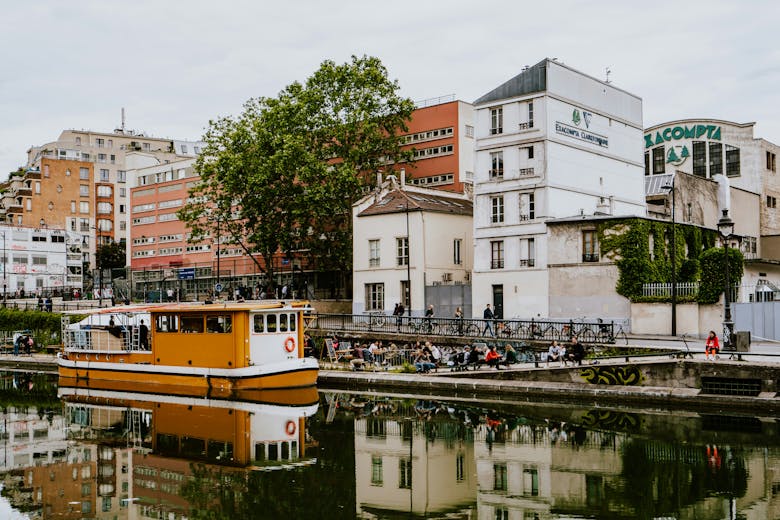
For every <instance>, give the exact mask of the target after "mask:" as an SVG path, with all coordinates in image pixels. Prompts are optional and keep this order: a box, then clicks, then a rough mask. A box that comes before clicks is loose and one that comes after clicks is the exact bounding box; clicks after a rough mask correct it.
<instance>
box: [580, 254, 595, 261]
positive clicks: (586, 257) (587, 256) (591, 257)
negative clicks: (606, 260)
mask: <svg viewBox="0 0 780 520" xmlns="http://www.w3.org/2000/svg"><path fill="white" fill-rule="evenodd" d="M582 261H583V262H598V261H599V254H598V253H582Z"/></svg>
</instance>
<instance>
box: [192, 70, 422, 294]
mask: <svg viewBox="0 0 780 520" xmlns="http://www.w3.org/2000/svg"><path fill="white" fill-rule="evenodd" d="M399 88H400V87H399V85H398V82H397V81H393V80H390V79H389V77H388V73H387V70H386V69H385V67H384V66H383V65H382V63H381V61H380V60H379V59H378V58H374V57H366V56H363V57H356V56H353V57H352V59H351V61H349V62H347V63H344V64H341V65H337V64H335V63H334V62H332V61H325V62H323V63H322V65H321V66H320V68H319V69H318V70H317V71H316V72H315V73H314V74H313V75H312V76H311V77H310V78H308V79H307V80H306V82H305V83H298V82H295V83H292V84H290V85H289V86H287V87H286V88H285V89H284V90H282V92H281V93H280V94H279V95H278V96H277V97H276V98H257V99H252V100H249V101H248V102H247V103H246V104H245V105H244V110H243V112H242V113H241V114H240V115H239V116H237V117H223V118H220V119H218V120H215V121H211V122H210V123H209V127H208V129H207V132H206V135H205V136H204V141H205V142H206V146H205V147H204V149H203V153H202V154H201V155H200V157H199V159H198V161H197V163H196V169H197V171H198V172H199V174H200V181H199V182H198V184H197V185H196V186H195V187H194V188H193V189H192V190H191V191H190V199H189V201H188V203H187V204H186V205H185V206H184V207H183V208H182V210H181V211H180V212H179V217H180V218H181V219H182V220H184V221H185V222H187V223H188V225H189V226H190V228H191V229H192V235H191V241H193V242H198V241H202V240H204V239H206V238H209V237H210V238H216V236H217V235H219V237H220V241H221V242H222V243H223V244H225V243H229V244H235V245H238V246H239V247H240V248H241V249H243V251H244V252H245V253H246V254H248V255H250V256H251V255H259V256H260V257H261V258H262V259H263V261H262V262H260V261H259V260H258V259H257V258H256V257H255V256H251V258H252V259H253V260H254V261H255V263H256V265H257V267H258V269H259V270H260V271H261V272H264V273H265V274H266V275H267V276H268V277H269V279H271V280H272V279H273V274H274V262H273V258H274V255H275V254H276V253H277V252H281V253H284V254H285V255H286V256H288V257H290V256H292V254H293V252H294V251H296V250H308V251H309V252H310V255H311V257H312V258H314V259H315V260H316V261H317V262H318V264H319V267H320V268H323V269H339V270H349V269H351V256H352V254H351V251H352V247H351V240H352V233H351V205H352V203H353V202H354V201H355V200H356V199H357V198H359V197H360V196H361V195H362V194H363V193H364V192H365V189H366V187H367V186H368V185H369V184H370V183H371V182H372V181H373V179H374V177H373V172H375V171H376V170H377V169H378V168H380V167H391V166H390V165H392V164H396V163H398V162H401V161H410V160H411V159H412V157H411V152H410V151H408V150H407V151H404V150H401V146H402V145H403V138H402V137H401V136H400V135H399V134H400V133H401V132H405V131H406V130H407V126H406V122H407V121H408V120H409V118H410V117H411V113H412V111H413V110H414V104H413V103H412V101H411V100H409V99H405V98H402V97H401V96H400V95H399V94H398V90H399Z"/></svg>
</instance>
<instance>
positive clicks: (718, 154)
mask: <svg viewBox="0 0 780 520" xmlns="http://www.w3.org/2000/svg"><path fill="white" fill-rule="evenodd" d="M722 173H723V145H722V144H720V143H713V142H710V178H712V177H714V176H716V175H721V174H722Z"/></svg>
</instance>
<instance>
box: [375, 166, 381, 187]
mask: <svg viewBox="0 0 780 520" xmlns="http://www.w3.org/2000/svg"><path fill="white" fill-rule="evenodd" d="M381 185H382V170H377V171H376V187H377V188H379V187H380V186H381Z"/></svg>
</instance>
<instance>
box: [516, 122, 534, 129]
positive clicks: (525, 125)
mask: <svg viewBox="0 0 780 520" xmlns="http://www.w3.org/2000/svg"><path fill="white" fill-rule="evenodd" d="M533 127H534V122H533V121H528V122H527V123H520V124H519V125H517V129H518V130H531V129H532V128H533Z"/></svg>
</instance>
